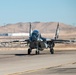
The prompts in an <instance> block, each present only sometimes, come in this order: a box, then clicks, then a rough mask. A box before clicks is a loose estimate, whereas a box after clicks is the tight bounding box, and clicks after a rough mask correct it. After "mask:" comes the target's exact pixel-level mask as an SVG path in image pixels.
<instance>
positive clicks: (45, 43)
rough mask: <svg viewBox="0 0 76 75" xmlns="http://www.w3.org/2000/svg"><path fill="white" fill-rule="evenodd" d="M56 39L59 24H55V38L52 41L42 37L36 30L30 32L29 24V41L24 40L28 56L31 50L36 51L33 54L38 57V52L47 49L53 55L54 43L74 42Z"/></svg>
mask: <svg viewBox="0 0 76 75" xmlns="http://www.w3.org/2000/svg"><path fill="white" fill-rule="evenodd" d="M58 37H59V23H58V24H57V28H56V32H55V37H54V38H53V39H49V38H44V37H42V36H41V33H40V32H39V31H38V30H33V31H32V25H31V23H30V28H29V39H27V40H26V41H27V43H28V45H29V48H28V55H30V54H31V52H32V50H33V49H36V52H35V53H36V55H38V54H40V51H43V50H44V49H45V48H49V50H50V53H51V54H54V46H55V43H64V42H67V43H68V42H74V41H71V40H62V39H58Z"/></svg>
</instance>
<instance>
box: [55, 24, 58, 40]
mask: <svg viewBox="0 0 76 75" xmlns="http://www.w3.org/2000/svg"><path fill="white" fill-rule="evenodd" d="M58 37H59V23H58V24H57V28H56V33H55V40H56V39H58Z"/></svg>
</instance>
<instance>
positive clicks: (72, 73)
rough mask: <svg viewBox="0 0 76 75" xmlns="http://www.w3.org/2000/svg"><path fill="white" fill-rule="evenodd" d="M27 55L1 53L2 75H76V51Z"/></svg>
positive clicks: (14, 51) (19, 52) (10, 52)
mask: <svg viewBox="0 0 76 75" xmlns="http://www.w3.org/2000/svg"><path fill="white" fill-rule="evenodd" d="M34 53H35V52H34V51H33V53H32V54H31V55H27V50H17V51H16V50H12V51H9V50H7V51H5V50H3V51H0V75H36V74H37V75H38V74H39V75H64V74H65V75H76V50H74V51H72V50H71V51H69V50H68V51H65V50H64V51H55V54H53V55H52V54H50V52H49V50H45V51H42V52H41V54H40V55H35V54H34Z"/></svg>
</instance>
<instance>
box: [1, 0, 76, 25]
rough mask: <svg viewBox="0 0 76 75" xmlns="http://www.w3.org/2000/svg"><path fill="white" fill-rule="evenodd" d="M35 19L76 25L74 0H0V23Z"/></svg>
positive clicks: (33, 20) (75, 0) (75, 4)
mask: <svg viewBox="0 0 76 75" xmlns="http://www.w3.org/2000/svg"><path fill="white" fill-rule="evenodd" d="M35 21H40V22H62V23H65V24H70V25H76V0H0V25H4V24H8V23H17V22H35Z"/></svg>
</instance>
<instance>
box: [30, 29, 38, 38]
mask: <svg viewBox="0 0 76 75" xmlns="http://www.w3.org/2000/svg"><path fill="white" fill-rule="evenodd" d="M32 36H35V37H36V38H37V37H38V36H39V31H38V30H34V31H33V32H32Z"/></svg>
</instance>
